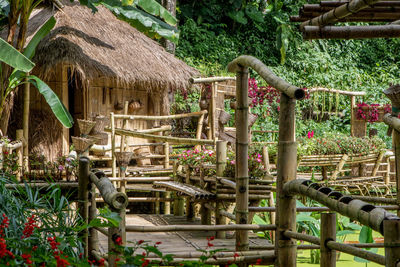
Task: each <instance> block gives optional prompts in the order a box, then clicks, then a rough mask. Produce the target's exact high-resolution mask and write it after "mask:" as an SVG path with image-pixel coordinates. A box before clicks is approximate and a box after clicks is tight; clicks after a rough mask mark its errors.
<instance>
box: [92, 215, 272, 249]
mask: <svg viewBox="0 0 400 267" xmlns="http://www.w3.org/2000/svg"><path fill="white" fill-rule="evenodd" d="M126 218H127V222H126V224H127V225H143V226H144V225H175V224H186V225H188V224H200V220H199V219H196V220H195V221H194V222H188V221H187V220H186V217H184V216H173V215H148V214H144V215H132V214H129V215H127V216H126ZM233 234H234V232H233V231H228V232H227V236H228V238H227V239H215V240H213V241H212V243H213V244H214V246H213V247H212V248H211V249H225V250H227V251H233V250H234V248H235V237H234V235H233ZM211 236H215V231H201V232H198V231H197V232H179V233H176V232H164V233H161V232H160V233H127V241H130V242H137V241H139V240H146V241H149V243H150V244H155V243H156V242H162V243H161V244H160V245H159V246H158V247H159V249H160V251H161V252H163V254H174V253H178V252H196V251H198V250H199V249H206V248H207V237H211ZM249 236H250V242H249V243H250V246H251V247H257V246H266V245H269V244H270V243H269V242H268V240H266V239H262V238H259V237H257V235H256V234H253V233H250V235H249ZM99 239H100V251H101V252H102V253H104V252H107V249H108V248H107V247H108V246H107V238H106V236H104V235H103V234H101V233H99Z"/></svg>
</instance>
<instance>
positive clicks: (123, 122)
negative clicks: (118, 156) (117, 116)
mask: <svg viewBox="0 0 400 267" xmlns="http://www.w3.org/2000/svg"><path fill="white" fill-rule="evenodd" d="M128 106H129V102H128V101H125V104H124V115H128ZM126 124H127V119H123V120H122V129H125V127H126ZM125 139H126V137H125V135H121V148H120V151H121V152H124V151H125Z"/></svg>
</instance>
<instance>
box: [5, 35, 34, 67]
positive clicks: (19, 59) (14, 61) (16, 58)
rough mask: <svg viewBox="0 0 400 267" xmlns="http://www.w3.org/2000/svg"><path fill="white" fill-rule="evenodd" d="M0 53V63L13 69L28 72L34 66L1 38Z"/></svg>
mask: <svg viewBox="0 0 400 267" xmlns="http://www.w3.org/2000/svg"><path fill="white" fill-rule="evenodd" d="M0 51H1V53H0V61H3V62H4V63H6V64H8V65H10V66H11V67H13V68H15V69H19V70H22V71H25V72H29V71H31V70H32V69H33V67H34V66H35V64H34V63H33V62H32V61H30V60H29V59H28V58H27V57H25V56H24V55H23V54H21V53H20V52H19V51H18V50H17V49H15V48H14V47H12V46H11V45H10V44H9V43H7V42H6V41H5V40H3V39H2V38H0Z"/></svg>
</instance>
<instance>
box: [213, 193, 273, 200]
mask: <svg viewBox="0 0 400 267" xmlns="http://www.w3.org/2000/svg"><path fill="white" fill-rule="evenodd" d="M266 198H268V196H267V195H252V194H250V195H249V200H258V199H266ZM218 199H219V200H229V199H236V194H218Z"/></svg>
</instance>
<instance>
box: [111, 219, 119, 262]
mask: <svg viewBox="0 0 400 267" xmlns="http://www.w3.org/2000/svg"><path fill="white" fill-rule="evenodd" d="M120 236H121V231H120V230H119V228H118V227H115V226H111V227H109V228H108V264H109V265H110V266H117V261H116V259H117V258H119V255H118V253H117V251H116V250H115V247H116V246H115V243H114V241H115V240H116V239H117V238H118V237H120Z"/></svg>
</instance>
